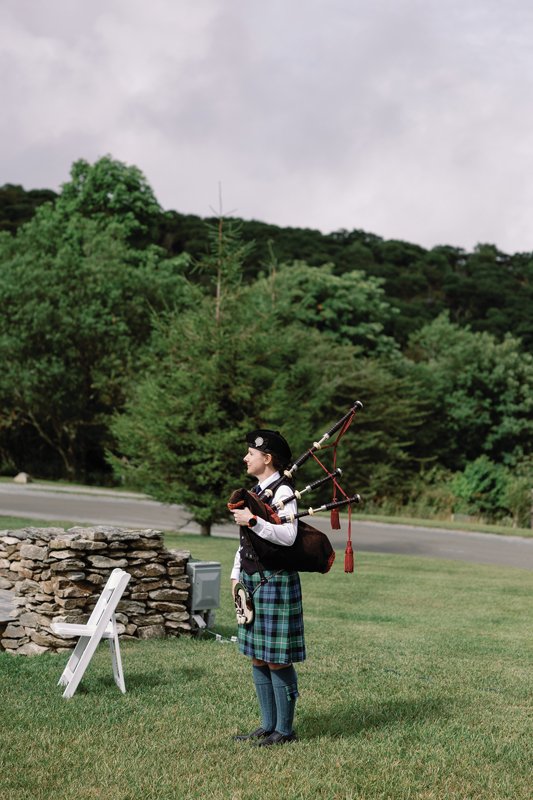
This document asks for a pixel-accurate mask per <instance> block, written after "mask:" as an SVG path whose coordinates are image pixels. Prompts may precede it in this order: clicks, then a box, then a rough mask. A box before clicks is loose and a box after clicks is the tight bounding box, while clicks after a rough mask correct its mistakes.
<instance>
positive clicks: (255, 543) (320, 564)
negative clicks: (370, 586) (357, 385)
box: [227, 400, 363, 573]
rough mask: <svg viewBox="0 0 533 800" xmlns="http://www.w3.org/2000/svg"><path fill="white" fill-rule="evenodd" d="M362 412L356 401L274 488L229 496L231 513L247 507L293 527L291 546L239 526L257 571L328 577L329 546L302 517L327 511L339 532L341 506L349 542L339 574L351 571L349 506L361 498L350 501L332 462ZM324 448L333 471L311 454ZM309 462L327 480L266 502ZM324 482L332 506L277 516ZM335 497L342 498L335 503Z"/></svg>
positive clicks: (314, 482)
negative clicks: (329, 490) (330, 454)
mask: <svg viewBox="0 0 533 800" xmlns="http://www.w3.org/2000/svg"><path fill="white" fill-rule="evenodd" d="M362 407H363V404H362V403H361V402H360V401H359V400H356V402H355V403H354V405H353V406H352V407H351V408H350V410H349V411H348V412H347V413H346V414H344V416H343V417H341V419H339V420H338V421H337V422H336V423H335V424H334V425H332V427H331V428H330V429H329V430H328V431H327V432H326V433H324V435H323V436H322V437H321V438H320V439H319V441H317V442H314V443H313V445H312V447H310V448H309V449H308V450H306V451H305V452H304V453H302V455H301V456H300V457H299V458H297V459H296V461H295V462H294V463H293V465H292V466H291V467H290V468H289V469H287V470H285V472H284V473H283V475H281V476H280V477H279V479H277V480H276V481H275V482H274V483H272V484H270V485H269V486H267V487H266V489H264V490H263V491H261V492H259V493H258V494H255V493H254V492H251V491H249V490H248V489H243V488H241V489H237V490H236V491H234V492H233V494H232V495H231V497H230V499H229V502H228V504H227V505H228V508H229V510H230V511H231V510H235V509H236V508H249V509H250V511H251V512H252V514H253V515H255V516H257V517H261V518H262V519H265V520H267V521H269V522H271V523H272V524H274V525H280V524H283V523H286V522H294V521H296V522H297V536H296V540H295V542H294V544H292V545H290V546H287V545H279V544H275V543H273V542H269V541H267V540H266V539H263V538H262V537H260V536H259V535H258V534H257V533H255V532H254V531H253V529H252V528H249V527H243V528H242V529H241V530H242V533H243V535H244V536H245V537H246V538H247V541H248V544H250V546H251V550H252V552H254V553H255V554H256V560H257V562H258V568H259V571H260V572H262V570H264V569H268V570H278V569H284V570H296V571H298V572H321V573H326V572H329V570H330V569H331V566H332V564H333V561H334V560H335V551H334V549H333V547H332V545H331V542H330V541H329V539H328V537H327V536H326V534H325V533H323V532H322V531H319V530H318V529H317V528H314V527H313V526H311V525H309V524H308V523H307V522H305V521H303V520H302V517H305V516H308V515H313V514H318V513H320V512H322V511H331V527H332V529H336V530H339V529H340V521H339V508H341V507H343V506H347V507H348V538H347V543H346V549H345V553H344V571H345V572H353V567H354V555H353V549H352V542H351V507H352V504H354V503H359V502H360V501H361V498H360V496H359V495H358V494H354V495H351V496H350V495H348V494H346V492H345V491H344V490H343V489H342V487H341V485H340V483H339V480H338V479H339V478H340V476H341V475H342V471H341V469H340V468H338V467H337V464H336V461H337V448H338V445H339V442H340V440H341V439H342V437H343V436H344V434H345V433H346V431H347V430H348V428H349V427H350V425H351V423H352V421H353V419H354V417H355V415H356V413H357V412H358V411H359V410H360V409H362ZM335 434H337V436H336V438H335V439H334V440H333V441H331V440H332V437H333V436H334V435H335ZM328 448H332V449H333V468H332V469H328V468H327V467H326V466H325V465H324V464H323V463H322V462H321V461H320V460H319V458H318V457H317V455H316V453H317V452H318V451H320V450H326V449H328ZM310 458H313V459H314V460H315V461H316V463H317V464H319V466H320V467H321V469H323V470H324V472H325V473H326V475H325V476H324V477H322V478H319V479H318V480H315V481H313V482H312V483H310V484H309V485H307V486H305V487H304V488H303V489H301V490H300V491H298V490H296V489H294V490H293V494H292V495H291V496H290V497H287V498H284V499H283V500H277V501H274V502H272V504H271V503H270V502H269V501H270V499H271V498H273V497H274V495H275V492H276V490H277V489H278V488H279V487H280V486H281V485H282V484H287V483H288V482H289V481H292V479H293V476H294V474H295V473H296V472H297V470H298V469H300V467H301V466H302V465H303V464H304V463H305V462H306V461H307V460H308V459H310ZM329 481H331V483H332V484H333V497H332V500H331V502H329V503H324V504H323V505H320V506H318V507H316V508H308V509H307V510H306V511H300V512H298V513H297V514H286V515H284V514H281V513H280V512H281V511H283V509H284V507H285V506H286V504H287V503H289V502H290V501H292V500H295V499H296V500H300V499H301V497H302V495H304V494H306V493H308V492H311V491H313V490H314V489H317V488H318V487H320V486H323V485H324V484H326V483H328V482H329ZM339 495H340V496H341V497H340V498H339Z"/></svg>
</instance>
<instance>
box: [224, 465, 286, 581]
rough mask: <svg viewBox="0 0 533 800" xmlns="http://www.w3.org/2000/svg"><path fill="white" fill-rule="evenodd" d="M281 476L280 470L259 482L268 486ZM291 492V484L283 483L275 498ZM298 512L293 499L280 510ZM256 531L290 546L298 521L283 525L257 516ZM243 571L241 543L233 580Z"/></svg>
mask: <svg viewBox="0 0 533 800" xmlns="http://www.w3.org/2000/svg"><path fill="white" fill-rule="evenodd" d="M279 477H280V474H279V472H275V473H274V474H273V475H269V476H268V478H265V479H264V480H262V481H260V482H259V486H260V487H261V489H264V488H266V487H267V486H268V485H269V484H271V483H274V482H275V481H277V480H278V478H279ZM291 494H294V492H293V490H292V489H291V488H290V486H286V485H282V486H280V487H279V488H278V489H276V491H275V492H274V498H273V499H274V500H283V499H284V498H286V497H290V496H291ZM297 512H298V506H297V504H296V500H291V501H290V502H289V503H286V505H285V508H284V509H283V510H282V511H280V512H279V513H280V514H283V515H285V514H286V515H289V514H296V513H297ZM253 531H254V533H256V534H257V535H258V536H260V537H261V538H262V539H267V540H268V541H269V542H274V543H275V544H282V545H285V546H286V547H290V545H291V544H294V542H295V541H296V534H297V532H298V523H297V521H296V520H295V521H294V522H284V523H283V525H273V524H272V522H267V520H266V519H261V517H257V522H256V524H255V525H254V527H253ZM240 572H241V548H240V545H239V547H238V549H237V552H236V553H235V560H234V562H233V569H232V570H231V580H235V581H238V580H239V575H240Z"/></svg>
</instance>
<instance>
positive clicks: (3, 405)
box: [0, 159, 197, 479]
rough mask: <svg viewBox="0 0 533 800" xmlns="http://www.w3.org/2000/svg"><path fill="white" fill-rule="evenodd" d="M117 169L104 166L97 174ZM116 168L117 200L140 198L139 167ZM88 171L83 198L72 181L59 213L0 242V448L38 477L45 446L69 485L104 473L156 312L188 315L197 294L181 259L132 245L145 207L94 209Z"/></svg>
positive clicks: (48, 208) (80, 167)
mask: <svg viewBox="0 0 533 800" xmlns="http://www.w3.org/2000/svg"><path fill="white" fill-rule="evenodd" d="M108 166H109V160H107V159H106V160H103V161H100V162H98V163H97V164H96V165H95V166H94V173H96V174H97V175H100V174H101V173H102V172H103V171H104V172H105V169H106V168H107V167H108ZM112 167H113V170H112V176H113V181H112V182H113V186H114V187H115V192H116V193H117V194H122V193H123V192H125V191H126V189H127V190H131V191H132V194H133V195H134V194H135V192H134V191H133V187H132V183H131V180H130V178H131V172H130V169H129V168H124V171H123V172H121V165H120V164H118V163H114V164H112ZM80 172H81V173H83V175H84V176H85V177H84V180H83V181H81V184H82V185H83V191H81V190H79V191H78V190H77V191H74V189H73V187H72V185H71V184H66V185H65V186H64V187H63V191H62V194H61V196H60V197H59V198H58V200H57V202H56V203H55V204H54V205H51V204H45V205H43V206H41V207H40V208H39V209H38V211H37V213H36V215H35V217H34V218H33V219H32V220H31V221H30V222H29V223H27V224H26V225H24V226H23V227H22V228H20V229H19V231H18V234H17V236H16V237H11V236H9V235H7V234H4V236H3V238H2V239H1V240H0V307H1V308H2V315H1V316H0V359H1V362H2V370H1V371H0V410H1V414H0V420H1V421H0V438H1V440H2V447H3V449H4V451H5V450H6V448H7V451H8V453H10V454H11V460H12V461H15V462H16V463H17V465H18V468H19V469H21V468H26V469H28V468H29V466H30V465H31V467H33V466H34V465H36V464H35V462H36V458H35V453H34V452H33V451H34V448H35V446H36V445H37V447H36V451H37V452H38V454H39V455H40V456H43V455H44V454H46V453H47V454H48V461H50V462H52V465H53V466H52V468H51V470H50V471H51V472H52V473H55V475H56V476H57V475H64V476H66V477H68V478H70V479H73V478H78V479H79V478H81V479H86V478H87V476H88V473H89V472H90V471H91V469H94V468H95V466H97V467H98V468H100V469H101V468H102V467H105V462H104V460H103V447H104V446H105V443H106V442H109V432H108V422H109V419H110V417H111V415H112V414H113V413H114V411H115V410H116V408H119V407H121V405H122V404H123V402H124V399H125V390H126V384H127V382H128V380H129V379H130V377H131V376H132V375H133V374H134V373H135V371H136V370H137V369H138V368H139V365H140V364H141V363H142V360H143V348H144V346H145V344H146V342H147V340H148V338H149V336H150V333H151V316H152V313H153V311H154V310H157V309H164V308H167V307H169V306H170V307H173V306H177V307H183V306H184V305H188V304H189V303H190V302H191V299H192V298H193V297H194V296H195V294H197V292H196V293H195V292H194V291H193V288H192V287H191V286H190V285H189V284H188V283H187V282H186V281H185V279H184V278H183V277H182V275H181V270H182V267H183V262H184V258H183V257H182V258H181V259H178V260H174V261H170V260H168V259H165V258H164V257H163V253H162V251H159V250H158V249H157V248H154V247H142V248H140V247H138V246H136V245H135V244H134V243H133V241H132V234H135V232H136V231H138V230H140V228H139V227H138V224H137V222H136V221H135V220H136V219H137V217H143V214H142V212H141V210H140V206H139V205H138V198H137V200H135V202H134V206H135V213H134V211H133V210H132V211H131V215H130V216H128V213H129V212H126V211H125V210H124V207H121V208H120V209H119V210H117V213H116V214H113V213H112V211H111V210H110V209H108V210H107V211H105V213H104V212H102V211H101V201H100V199H98V198H95V200H94V203H93V204H91V202H90V192H89V189H88V187H89V186H90V185H92V184H93V177H94V175H93V171H92V170H91V168H89V167H87V165H86V164H85V162H82V163H81V164H77V165H74V167H73V175H74V176H75V177H74V179H73V181H74V183H75V184H76V185H78V184H79V183H80ZM121 175H123V177H124V185H121V184H120V176H121ZM139 193H140V196H144V195H145V193H146V192H145V189H144V184H143V182H142V181H141V182H140V186H139ZM82 195H83V202H81V201H80V196H82ZM102 202H103V201H102ZM148 205H149V210H148V211H147V212H146V215H145V216H146V217H149V215H150V213H151V207H152V200H150V201H149V204H148ZM135 215H137V216H135ZM124 217H125V218H126V223H124V222H123V218H124ZM139 224H140V223H139ZM43 447H44V449H43ZM55 458H57V459H58V460H57V461H55V460H54V459H55ZM36 466H37V468H39V467H38V465H36Z"/></svg>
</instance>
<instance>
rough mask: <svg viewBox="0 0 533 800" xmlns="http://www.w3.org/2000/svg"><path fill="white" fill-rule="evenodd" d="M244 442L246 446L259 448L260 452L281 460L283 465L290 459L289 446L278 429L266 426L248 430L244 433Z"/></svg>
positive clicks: (288, 462)
mask: <svg viewBox="0 0 533 800" xmlns="http://www.w3.org/2000/svg"><path fill="white" fill-rule="evenodd" d="M246 444H247V445H248V447H254V448H255V449H256V450H261V452H262V453H271V454H272V455H273V456H276V457H277V458H278V459H279V460H280V461H281V463H282V464H283V466H286V465H288V464H290V462H291V461H292V453H291V448H290V447H289V444H288V442H287V440H286V439H284V437H283V436H282V435H281V433H280V432H279V431H271V430H268V429H267V428H258V430H256V431H250V433H248V434H246Z"/></svg>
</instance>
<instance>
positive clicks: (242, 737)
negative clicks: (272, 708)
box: [233, 728, 272, 742]
mask: <svg viewBox="0 0 533 800" xmlns="http://www.w3.org/2000/svg"><path fill="white" fill-rule="evenodd" d="M271 735H272V731H266V730H265V729H264V728H257V729H256V730H255V731H252V732H251V733H239V734H238V735H237V736H234V737H233V741H234V742H246V741H248V739H264V738H265V737H266V736H271Z"/></svg>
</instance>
